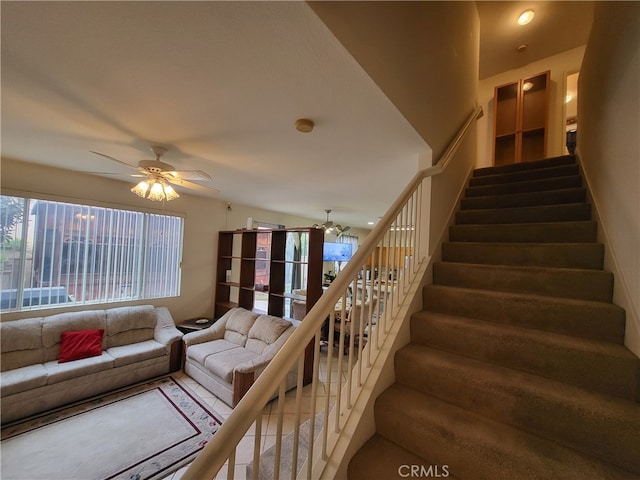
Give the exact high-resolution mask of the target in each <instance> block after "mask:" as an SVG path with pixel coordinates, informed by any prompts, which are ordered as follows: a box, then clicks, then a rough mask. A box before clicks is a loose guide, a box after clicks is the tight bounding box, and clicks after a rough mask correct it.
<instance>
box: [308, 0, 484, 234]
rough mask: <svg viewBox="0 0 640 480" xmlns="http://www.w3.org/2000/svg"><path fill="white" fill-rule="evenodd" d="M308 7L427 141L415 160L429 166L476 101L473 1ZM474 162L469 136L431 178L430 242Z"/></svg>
mask: <svg viewBox="0 0 640 480" xmlns="http://www.w3.org/2000/svg"><path fill="white" fill-rule="evenodd" d="M310 4H311V7H312V8H313V9H314V11H315V12H316V13H317V14H318V16H319V17H320V18H321V19H322V21H323V22H325V24H326V25H327V26H328V27H329V29H330V30H331V31H332V32H333V33H334V34H335V35H336V37H337V38H338V39H339V40H340V42H342V44H343V45H344V46H345V48H346V49H347V50H348V51H349V52H350V53H351V54H352V55H353V56H354V58H355V59H356V60H357V61H358V62H359V63H360V65H361V66H362V67H363V68H364V70H365V71H366V72H367V73H368V74H369V76H371V78H372V79H373V81H374V82H376V84H377V85H378V86H379V87H380V89H381V90H382V91H383V92H384V93H385V95H387V97H389V99H390V100H391V101H392V102H393V104H394V105H395V106H396V107H397V108H398V110H399V111H400V112H401V113H402V114H403V115H404V116H405V118H407V120H408V121H409V123H411V125H412V126H413V127H414V128H415V129H416V131H417V132H418V133H419V134H420V135H421V136H422V137H423V138H424V139H425V141H426V142H427V143H428V144H429V147H430V148H431V151H430V152H421V153H422V154H423V155H422V157H423V158H428V159H431V161H432V162H433V163H436V162H437V161H438V160H439V158H440V156H441V155H442V153H443V152H444V150H445V149H446V147H447V146H448V145H449V143H450V142H451V140H453V138H454V136H455V135H456V133H457V132H458V130H459V129H460V127H461V126H462V124H463V123H464V122H465V120H466V119H467V117H468V116H469V115H470V114H471V112H472V111H473V109H474V107H475V105H476V102H477V99H476V92H477V87H478V80H477V78H478V65H479V41H480V40H479V38H480V37H479V35H480V20H479V17H478V11H477V9H476V6H475V3H474V2H310ZM473 135H475V133H474V132H472V136H473ZM470 142H471V143H470ZM475 159H476V151H475V136H473V140H469V141H467V142H465V145H464V147H463V148H461V149H460V153H459V154H458V156H457V158H456V159H455V161H453V162H452V163H451V166H450V168H449V169H448V170H447V172H446V173H445V174H443V175H440V176H438V177H434V178H433V181H432V182H431V184H430V189H431V190H430V195H431V206H432V208H431V217H430V223H431V229H430V243H431V244H432V245H433V244H434V243H435V242H437V240H438V239H439V238H440V235H441V232H442V231H443V229H444V228H445V227H446V225H447V223H448V221H449V218H450V214H451V213H452V208H453V205H454V203H455V202H457V200H458V196H459V194H460V191H461V188H462V183H463V182H464V181H465V180H466V177H467V175H468V172H469V170H470V169H471V167H472V165H473V164H474V163H475ZM421 166H422V167H424V166H426V165H421Z"/></svg>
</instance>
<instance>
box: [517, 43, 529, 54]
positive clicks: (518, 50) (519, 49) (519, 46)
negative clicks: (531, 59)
mask: <svg viewBox="0 0 640 480" xmlns="http://www.w3.org/2000/svg"><path fill="white" fill-rule="evenodd" d="M527 47H528V45H527V44H526V43H523V44H522V45H518V46H517V47H516V51H517V52H518V53H522V52H524V51H525V50H526V49H527Z"/></svg>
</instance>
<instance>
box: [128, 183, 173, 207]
mask: <svg viewBox="0 0 640 480" xmlns="http://www.w3.org/2000/svg"><path fill="white" fill-rule="evenodd" d="M131 191H132V192H133V193H135V194H136V195H138V196H139V197H142V198H147V199H149V200H151V201H152V202H161V201H162V200H166V201H167V202H170V201H171V200H175V199H176V198H178V197H180V195H178V192H176V191H175V190H174V189H173V187H172V186H171V185H169V184H168V183H166V182H164V181H161V180H158V179H155V180H153V182H151V184H150V182H148V181H147V180H143V181H141V182H140V183H138V184H137V185H136V186H135V187H133V188H132V189H131Z"/></svg>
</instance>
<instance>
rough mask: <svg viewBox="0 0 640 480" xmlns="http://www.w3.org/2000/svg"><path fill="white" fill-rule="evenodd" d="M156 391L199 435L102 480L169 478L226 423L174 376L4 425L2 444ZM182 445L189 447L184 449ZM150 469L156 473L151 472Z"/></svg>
mask: <svg viewBox="0 0 640 480" xmlns="http://www.w3.org/2000/svg"><path fill="white" fill-rule="evenodd" d="M156 389H157V390H158V391H159V392H160V393H161V394H162V395H163V397H164V398H165V399H166V401H167V402H169V404H171V405H172V406H173V408H174V409H175V410H176V412H178V413H179V414H180V415H182V417H183V418H184V420H185V421H186V422H188V423H189V424H190V425H191V426H192V427H193V428H194V429H195V430H196V432H197V433H196V434H195V435H193V436H192V437H190V438H189V439H188V440H184V441H181V442H178V443H177V444H176V445H173V446H170V447H168V448H165V449H164V450H162V451H160V452H156V453H154V454H153V455H151V456H149V457H148V458H144V459H141V460H139V461H135V463H132V464H131V465H129V466H128V467H126V468H124V469H123V470H121V471H119V472H115V473H113V474H112V475H109V476H107V477H106V478H104V479H102V480H113V479H119V478H126V479H135V480H142V479H152V478H162V477H165V476H168V475H169V474H171V473H172V472H175V471H176V470H178V469H179V468H181V467H182V466H184V465H186V464H188V463H189V462H190V461H192V460H193V458H194V457H195V456H196V455H197V454H198V452H200V451H201V450H202V449H203V448H204V446H205V445H206V444H207V442H208V441H209V440H210V439H211V437H213V435H214V434H215V432H216V431H217V430H218V428H220V426H221V425H222V423H223V421H224V420H223V417H222V416H221V415H220V414H219V413H218V412H216V411H215V410H213V409H212V408H211V407H210V406H208V405H207V404H206V403H204V401H203V400H202V399H201V398H200V397H199V396H198V395H197V394H196V393H195V392H193V391H192V390H191V389H190V388H189V387H188V386H187V385H185V384H184V383H182V382H181V381H179V380H177V379H175V378H174V377H173V376H171V375H165V376H162V377H158V378H154V379H151V380H148V381H146V382H141V383H139V384H136V385H133V386H128V387H123V388H120V389H118V390H114V391H111V392H107V393H105V394H103V395H101V396H95V397H91V398H88V399H86V400H83V401H79V402H74V403H72V404H70V405H66V406H63V407H60V408H57V409H55V410H51V411H48V412H45V413H42V414H39V415H34V416H32V417H28V418H25V419H22V420H19V421H17V422H12V423H10V424H7V425H4V426H3V427H2V441H5V440H9V439H11V438H15V437H17V436H19V435H24V434H27V433H29V432H33V431H34V430H37V429H38V428H40V427H43V426H47V425H52V424H55V423H57V422H61V421H64V420H66V419H69V418H73V417H75V416H78V415H81V414H84V413H88V412H91V411H93V410H96V409H99V408H101V407H105V406H108V405H112V404H115V403H117V402H120V401H123V400H125V399H129V398H132V397H135V396H136V395H141V394H144V393H147V392H151V391H153V390H156ZM181 394H182V395H184V396H186V397H187V398H188V399H190V400H191V402H190V404H185V403H184V398H183V401H179V398H178V397H179V395H181ZM194 442H195V445H194ZM182 444H186V445H183V447H180V445H182ZM185 447H187V448H188V451H186V452H180V453H178V454H177V458H172V460H171V461H167V460H166V458H168V456H167V452H169V454H171V450H172V449H180V448H185ZM175 453H177V452H173V454H174V455H173V456H174V457H175V456H176V455H175ZM163 456H165V457H166V458H165V461H164V462H163V461H162V457H163ZM150 469H152V470H153V471H149V470H150ZM43 480H44V479H43Z"/></svg>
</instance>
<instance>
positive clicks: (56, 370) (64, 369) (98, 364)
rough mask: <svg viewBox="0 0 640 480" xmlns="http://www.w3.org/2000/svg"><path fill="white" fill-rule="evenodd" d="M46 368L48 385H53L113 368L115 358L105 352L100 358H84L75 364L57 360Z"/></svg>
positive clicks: (74, 362)
mask: <svg viewBox="0 0 640 480" xmlns="http://www.w3.org/2000/svg"><path fill="white" fill-rule="evenodd" d="M44 368H45V370H46V371H47V385H51V384H52V383H58V382H62V381H64V380H69V379H72V378H77V377H82V376H84V375H89V374H91V373H96V372H101V371H103V370H107V369H110V368H113V357H112V356H111V355H109V354H108V353H107V352H104V353H103V354H102V355H100V356H99V357H89V358H83V359H80V360H75V361H73V362H65V363H58V361H57V360H55V361H51V362H46V363H45V364H44Z"/></svg>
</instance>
